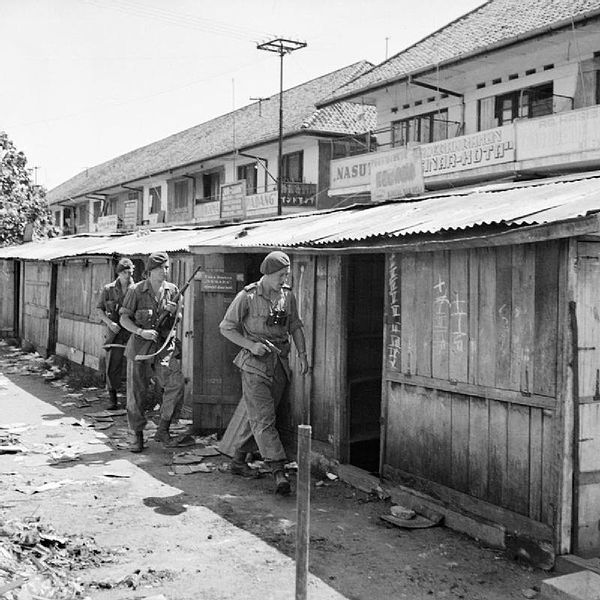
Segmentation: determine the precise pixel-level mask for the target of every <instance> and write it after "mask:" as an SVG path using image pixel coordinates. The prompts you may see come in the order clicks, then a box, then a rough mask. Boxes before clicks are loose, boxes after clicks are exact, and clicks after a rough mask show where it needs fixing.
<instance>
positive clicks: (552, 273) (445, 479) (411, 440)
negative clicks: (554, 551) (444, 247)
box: [384, 242, 560, 526]
mask: <svg viewBox="0 0 600 600" xmlns="http://www.w3.org/2000/svg"><path fill="white" fill-rule="evenodd" d="M559 253H560V244H559V242H548V243H540V244H527V245H520V246H511V247H499V248H478V249H470V250H456V251H440V252H435V253H433V252H432V253H415V254H402V255H400V254H396V255H391V256H389V257H388V262H387V279H388V281H387V289H388V292H387V296H388V297H387V305H386V338H385V339H386V357H385V358H384V360H385V363H386V364H385V377H386V379H387V380H388V382H387V384H386V388H387V407H386V410H387V431H386V440H387V442H386V448H385V456H384V471H385V469H386V467H387V468H388V471H389V472H390V473H396V474H398V473H400V474H405V475H406V474H408V475H412V476H416V477H417V478H418V479H419V480H422V481H424V482H432V483H433V484H436V485H440V486H444V487H445V488H447V489H450V490H456V491H458V492H461V493H463V494H466V495H468V496H472V497H474V498H477V499H480V500H483V501H485V502H487V503H489V504H490V505H495V506H498V507H502V508H504V509H506V510H508V511H511V512H513V513H516V514H518V515H523V516H525V517H527V518H528V519H531V520H532V521H536V522H540V523H543V524H546V525H550V526H551V525H553V524H554V518H555V515H554V509H555V505H556V496H557V466H556V465H555V464H554V463H555V458H556V452H553V444H554V442H555V434H556V429H555V428H556V423H555V416H556V405H557V400H556V396H557V372H558V369H559V365H558V364H557V361H558V358H557V339H558V314H559V291H558V290H559V265H560V257H559ZM555 445H556V444H555Z"/></svg>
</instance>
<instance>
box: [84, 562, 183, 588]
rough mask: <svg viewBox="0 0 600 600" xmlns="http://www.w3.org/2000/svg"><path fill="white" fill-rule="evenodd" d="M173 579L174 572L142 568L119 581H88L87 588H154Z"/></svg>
mask: <svg viewBox="0 0 600 600" xmlns="http://www.w3.org/2000/svg"><path fill="white" fill-rule="evenodd" d="M174 578H175V572H174V571H170V570H169V569H158V570H157V569H152V568H151V567H144V568H141V569H135V570H134V571H133V573H129V574H127V575H125V577H122V578H121V579H116V580H111V579H105V580H101V581H90V582H89V583H88V586H89V587H90V588H97V589H104V590H107V589H108V590H110V589H113V588H118V587H124V588H130V589H133V590H136V589H137V588H139V587H144V588H147V587H156V586H159V585H161V584H162V583H163V582H164V581H173V579H174Z"/></svg>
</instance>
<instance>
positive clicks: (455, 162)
mask: <svg viewBox="0 0 600 600" xmlns="http://www.w3.org/2000/svg"><path fill="white" fill-rule="evenodd" d="M419 148H421V158H422V161H423V175H424V176H425V177H436V176H438V175H447V174H449V173H457V172H459V171H466V170H468V169H479V168H482V167H489V166H493V165H499V164H502V163H512V162H513V161H514V160H515V128H514V125H512V124H511V125H505V126H504V127H495V128H494V129H488V130H486V131H480V132H479V133H473V134H470V135H461V136H459V137H455V138H450V139H447V140H440V141H439V142H432V143H431V144H423V145H421V146H419Z"/></svg>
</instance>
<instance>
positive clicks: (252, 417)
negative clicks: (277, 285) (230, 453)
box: [219, 281, 302, 463]
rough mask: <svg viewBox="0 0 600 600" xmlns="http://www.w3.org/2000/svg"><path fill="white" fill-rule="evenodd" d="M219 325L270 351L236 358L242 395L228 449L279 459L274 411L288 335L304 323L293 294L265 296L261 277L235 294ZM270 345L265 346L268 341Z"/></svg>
mask: <svg viewBox="0 0 600 600" xmlns="http://www.w3.org/2000/svg"><path fill="white" fill-rule="evenodd" d="M219 327H220V328H221V329H222V330H237V331H239V332H240V333H241V334H242V335H243V336H244V337H245V338H247V339H250V340H252V341H253V342H265V341H268V342H270V343H271V344H273V345H274V346H275V347H276V348H277V349H278V350H279V352H276V351H275V350H272V351H271V352H268V353H267V354H265V355H264V356H255V355H254V354H252V352H250V350H247V349H245V348H243V349H242V350H240V352H239V353H238V354H237V356H236V357H235V359H234V364H235V365H236V366H237V367H238V368H239V369H240V371H241V376H242V398H241V400H240V403H239V405H238V407H237V409H236V416H234V418H233V419H232V421H231V423H232V425H231V426H232V427H233V424H234V423H236V430H235V432H233V433H232V432H226V433H225V436H224V437H227V435H228V433H229V434H230V436H231V435H233V436H234V437H233V439H232V444H231V445H232V447H233V448H234V450H235V451H236V453H244V452H254V451H255V450H256V449H257V448H258V450H259V451H260V453H261V454H262V456H263V458H264V459H265V460H266V461H268V462H274V463H275V462H281V461H284V460H285V458H286V455H285V450H284V448H283V445H282V443H281V440H280V438H279V432H278V431H277V428H276V425H275V418H276V410H277V406H278V405H279V402H280V400H281V397H282V396H283V392H284V391H285V387H286V385H287V383H288V381H289V378H290V367H289V362H288V354H289V351H290V341H289V336H290V335H291V334H292V333H293V332H294V331H295V330H296V329H298V328H300V327H302V321H301V320H300V317H299V316H298V308H297V304H296V298H295V296H294V294H293V292H292V291H291V289H290V288H289V287H286V286H284V287H283V288H282V289H281V291H280V292H279V295H278V297H277V298H276V299H275V300H271V299H270V298H269V295H268V293H266V291H265V290H264V289H263V285H262V283H261V282H260V281H258V282H256V283H253V284H251V285H248V286H246V287H245V288H244V289H243V290H242V291H241V292H239V294H238V295H237V296H236V297H235V298H234V300H233V302H232V303H231V305H230V306H229V308H228V309H227V312H226V313H225V317H224V318H223V320H222V321H221V324H220V325H219ZM267 345H268V344H267Z"/></svg>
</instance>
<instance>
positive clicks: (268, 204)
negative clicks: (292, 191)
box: [246, 190, 277, 219]
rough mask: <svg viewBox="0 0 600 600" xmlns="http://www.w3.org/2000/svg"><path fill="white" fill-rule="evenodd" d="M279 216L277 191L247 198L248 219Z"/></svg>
mask: <svg viewBox="0 0 600 600" xmlns="http://www.w3.org/2000/svg"><path fill="white" fill-rule="evenodd" d="M276 214H277V190H273V191H272V192H263V193H262V194H251V195H250V196H246V218H248V219H252V218H254V217H266V216H271V215H276Z"/></svg>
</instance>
